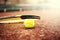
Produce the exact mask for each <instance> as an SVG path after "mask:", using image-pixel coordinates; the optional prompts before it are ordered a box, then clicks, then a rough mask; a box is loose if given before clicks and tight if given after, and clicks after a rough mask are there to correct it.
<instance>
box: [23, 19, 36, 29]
mask: <svg viewBox="0 0 60 40" xmlns="http://www.w3.org/2000/svg"><path fill="white" fill-rule="evenodd" d="M24 25H25V27H26V28H33V27H34V25H35V21H34V20H33V19H26V20H25V21H24Z"/></svg>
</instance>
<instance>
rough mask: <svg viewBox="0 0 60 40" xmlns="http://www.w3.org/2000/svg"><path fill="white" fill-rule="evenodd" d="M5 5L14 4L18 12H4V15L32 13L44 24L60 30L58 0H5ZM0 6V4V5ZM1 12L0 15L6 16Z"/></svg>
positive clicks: (0, 0)
mask: <svg viewBox="0 0 60 40" xmlns="http://www.w3.org/2000/svg"><path fill="white" fill-rule="evenodd" d="M0 4H5V0H0ZM6 5H13V7H14V5H15V6H16V7H15V8H18V9H19V10H20V11H19V12H5V14H6V15H19V14H34V15H39V16H40V17H41V21H42V20H43V21H45V23H44V24H48V25H49V26H50V25H52V26H51V27H48V26H47V28H50V29H51V28H52V30H53V29H54V30H55V31H56V30H57V31H60V30H59V28H60V0H7V2H6ZM0 7H1V6H0ZM6 15H4V13H1V14H0V16H6Z"/></svg>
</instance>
